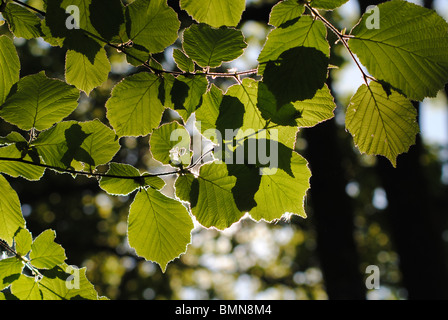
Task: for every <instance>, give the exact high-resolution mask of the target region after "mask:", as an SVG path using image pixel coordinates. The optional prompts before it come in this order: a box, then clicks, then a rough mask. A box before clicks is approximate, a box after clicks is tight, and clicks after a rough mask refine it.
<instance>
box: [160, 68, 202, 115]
mask: <svg viewBox="0 0 448 320" xmlns="http://www.w3.org/2000/svg"><path fill="white" fill-rule="evenodd" d="M207 86H208V81H207V79H206V78H205V77H201V76H199V77H198V76H183V75H180V76H178V77H176V78H175V79H174V81H173V82H172V87H171V89H170V95H171V97H170V98H171V105H169V104H168V105H169V106H170V107H171V108H172V109H174V110H176V112H178V113H179V115H180V116H181V117H182V118H183V119H184V120H187V119H188V118H189V117H190V115H191V114H192V113H193V112H194V111H195V110H196V108H197V107H198V106H199V105H200V104H201V99H202V95H203V94H204V93H205V92H206V91H207ZM165 106H167V104H166V103H165Z"/></svg>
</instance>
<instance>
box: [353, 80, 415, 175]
mask: <svg viewBox="0 0 448 320" xmlns="http://www.w3.org/2000/svg"><path fill="white" fill-rule="evenodd" d="M416 117H417V111H416V109H415V107H414V106H413V105H412V103H411V102H409V100H408V99H406V98H405V97H404V96H402V95H401V94H399V93H398V92H396V91H393V90H392V92H391V93H387V92H386V91H385V90H384V88H383V87H382V85H381V84H379V83H377V82H371V83H370V84H369V86H366V85H362V86H361V87H360V88H359V89H358V91H357V92H356V94H355V95H354V96H353V97H352V99H351V101H350V104H349V106H348V107H347V112H346V118H345V126H346V128H347V130H349V131H350V133H351V134H352V136H353V139H354V141H355V144H356V146H357V147H358V148H359V150H360V151H361V152H365V153H366V154H375V155H377V154H380V155H383V156H385V157H387V158H388V159H389V160H390V162H391V163H392V165H393V166H394V167H395V166H396V158H397V156H398V155H399V154H401V153H403V152H406V151H408V149H409V147H410V146H411V145H413V144H414V143H415V136H416V135H417V133H418V132H419V126H418V123H417V120H416Z"/></svg>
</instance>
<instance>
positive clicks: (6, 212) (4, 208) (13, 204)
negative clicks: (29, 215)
mask: <svg viewBox="0 0 448 320" xmlns="http://www.w3.org/2000/svg"><path fill="white" fill-rule="evenodd" d="M0 190H2V192H0V225H1V226H2V227H1V228H0V239H3V240H5V241H6V242H7V243H8V244H9V245H12V240H13V237H14V234H15V232H16V231H17V230H18V229H19V228H24V227H25V219H23V215H22V210H21V208H20V201H19V197H18V196H17V193H16V192H15V191H14V189H13V188H11V186H10V185H9V183H8V181H7V180H6V179H5V177H3V175H0Z"/></svg>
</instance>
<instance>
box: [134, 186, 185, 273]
mask: <svg viewBox="0 0 448 320" xmlns="http://www.w3.org/2000/svg"><path fill="white" fill-rule="evenodd" d="M192 229H193V221H192V219H191V217H190V215H189V214H188V211H187V209H186V208H185V207H184V206H183V205H182V204H181V203H180V202H179V201H176V200H174V199H171V198H168V197H166V196H165V195H163V194H162V193H160V192H159V191H156V190H154V189H147V190H141V191H140V192H139V193H138V194H137V195H136V196H135V199H134V202H133V203H132V205H131V207H130V210H129V220H128V239H129V244H130V246H131V247H132V248H134V249H135V251H136V253H137V254H138V255H139V256H142V257H144V258H145V259H147V260H151V261H154V262H157V263H158V264H159V265H160V268H161V269H162V271H163V272H165V269H166V266H167V264H168V263H169V262H170V261H171V260H173V259H175V258H176V257H178V256H179V255H181V254H183V253H184V252H185V251H186V249H187V245H188V244H189V243H190V241H191V230H192Z"/></svg>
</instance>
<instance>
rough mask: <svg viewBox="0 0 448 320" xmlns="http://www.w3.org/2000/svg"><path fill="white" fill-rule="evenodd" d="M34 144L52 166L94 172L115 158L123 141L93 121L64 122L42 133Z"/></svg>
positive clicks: (98, 122)
mask: <svg viewBox="0 0 448 320" xmlns="http://www.w3.org/2000/svg"><path fill="white" fill-rule="evenodd" d="M33 147H35V148H36V150H37V152H38V153H39V155H40V156H41V157H42V158H43V160H44V161H45V163H46V164H48V165H50V166H54V167H57V168H62V169H66V168H70V167H72V168H75V169H77V170H82V169H86V170H88V171H90V170H93V169H94V168H95V167H96V166H99V165H101V164H106V163H108V162H109V161H111V160H112V158H113V156H114V155H115V154H116V153H117V152H118V150H119V149H120V144H119V143H118V140H117V139H116V137H115V134H114V132H113V131H112V130H111V129H110V128H109V127H107V126H106V125H104V124H103V123H101V122H100V121H99V120H93V121H87V122H76V121H65V122H60V123H58V124H57V125H55V126H53V127H52V128H51V129H49V130H47V131H44V132H42V133H41V134H40V135H39V136H38V138H37V139H36V140H35V141H34V142H33Z"/></svg>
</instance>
